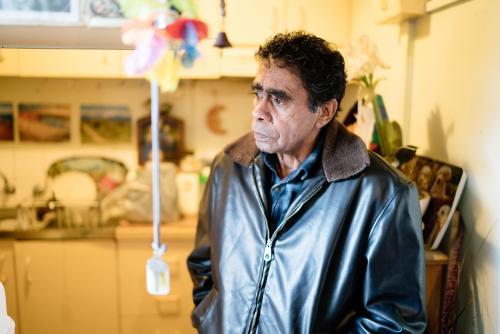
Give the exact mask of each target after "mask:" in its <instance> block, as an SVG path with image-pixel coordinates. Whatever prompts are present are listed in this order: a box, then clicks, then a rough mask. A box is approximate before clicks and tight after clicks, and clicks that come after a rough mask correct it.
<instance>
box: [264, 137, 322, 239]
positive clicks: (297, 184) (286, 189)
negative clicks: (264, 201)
mask: <svg viewBox="0 0 500 334" xmlns="http://www.w3.org/2000/svg"><path fill="white" fill-rule="evenodd" d="M323 137H324V136H323V135H322V134H321V133H320V135H319V137H318V140H317V142H316V146H315V147H314V149H313V150H312V152H311V153H310V154H309V155H308V156H307V158H306V160H304V161H303V162H302V163H301V164H300V165H299V167H298V168H297V169H295V170H294V171H293V172H291V173H290V174H288V176H286V177H285V178H284V179H281V178H280V176H279V174H278V171H277V169H276V165H277V163H278V158H277V157H276V154H270V153H265V152H261V154H262V157H263V160H264V163H265V165H266V166H267V167H268V168H269V169H270V170H271V173H270V174H271V180H270V185H271V188H270V189H269V193H268V199H269V202H270V212H269V218H270V221H269V224H270V225H271V226H269V228H270V229H271V233H273V232H272V231H274V230H275V229H276V227H278V226H279V224H280V223H281V222H282V221H283V219H284V218H285V215H286V212H287V211H288V208H289V207H290V205H291V204H292V202H293V201H294V200H295V198H297V196H298V195H299V194H300V193H302V191H303V190H304V186H305V182H304V181H305V180H307V179H310V178H311V179H312V178H316V177H322V174H323V169H322V168H321V152H322V148H323V142H324V138H323Z"/></svg>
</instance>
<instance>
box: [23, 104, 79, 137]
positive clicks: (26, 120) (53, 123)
mask: <svg viewBox="0 0 500 334" xmlns="http://www.w3.org/2000/svg"><path fill="white" fill-rule="evenodd" d="M16 123H17V125H16V130H17V132H18V138H19V140H20V141H21V142H32V143H33V142H40V143H41V142H45V143H47V142H51V143H63V142H69V141H70V139H71V127H70V124H71V106H70V105H69V104H66V103H25V102H21V103H19V104H18V117H17V120H16Z"/></svg>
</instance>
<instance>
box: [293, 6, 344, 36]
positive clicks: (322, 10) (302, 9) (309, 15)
mask: <svg viewBox="0 0 500 334" xmlns="http://www.w3.org/2000/svg"><path fill="white" fill-rule="evenodd" d="M349 6H350V5H349V1H345V0H288V6H287V26H288V29H289V30H298V29H302V30H306V31H308V32H311V33H313V34H315V35H317V36H319V37H321V38H324V39H326V40H327V41H329V42H333V43H335V44H342V43H346V42H348V39H349V25H350V7H349Z"/></svg>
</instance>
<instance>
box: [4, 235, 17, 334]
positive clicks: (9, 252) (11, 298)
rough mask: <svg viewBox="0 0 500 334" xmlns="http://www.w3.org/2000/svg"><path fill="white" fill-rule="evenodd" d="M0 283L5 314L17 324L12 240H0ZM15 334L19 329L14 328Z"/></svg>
mask: <svg viewBox="0 0 500 334" xmlns="http://www.w3.org/2000/svg"><path fill="white" fill-rule="evenodd" d="M0 281H1V282H2V284H3V286H4V288H5V296H6V298H7V314H8V315H9V316H10V317H11V318H12V319H13V320H14V322H15V323H16V324H17V323H18V319H19V317H18V315H17V292H16V274H15V269H14V240H0ZM16 333H19V329H18V328H16Z"/></svg>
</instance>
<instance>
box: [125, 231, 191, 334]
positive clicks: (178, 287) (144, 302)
mask: <svg viewBox="0 0 500 334" xmlns="http://www.w3.org/2000/svg"><path fill="white" fill-rule="evenodd" d="M192 248H193V243H192V241H191V240H189V241H172V242H169V243H168V251H167V253H166V255H165V260H166V261H167V263H168V264H169V268H170V294H169V295H167V296H162V297H155V296H151V295H149V294H148V293H147V291H146V261H147V259H148V258H150V257H151V248H150V243H148V242H143V241H126V242H125V241H124V242H119V245H118V249H119V250H118V258H119V260H118V263H119V273H120V274H119V280H120V306H121V312H120V313H121V323H122V326H121V327H122V334H162V333H164V334H171V333H183V334H185V333H195V332H196V331H195V330H194V329H193V328H192V325H191V318H190V314H191V310H192V308H193V306H194V304H193V302H192V298H191V288H192V283H191V279H190V277H189V273H188V271H187V266H186V259H187V255H188V254H189V252H190V251H191V249H192Z"/></svg>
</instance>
